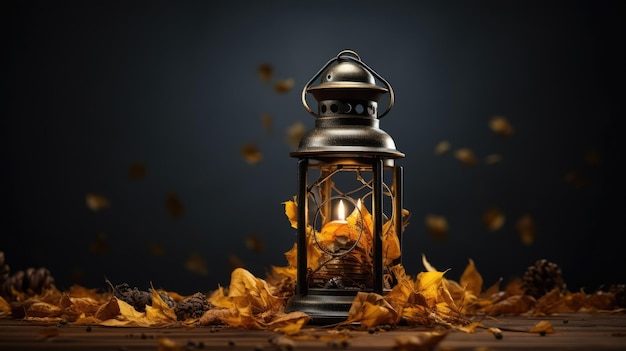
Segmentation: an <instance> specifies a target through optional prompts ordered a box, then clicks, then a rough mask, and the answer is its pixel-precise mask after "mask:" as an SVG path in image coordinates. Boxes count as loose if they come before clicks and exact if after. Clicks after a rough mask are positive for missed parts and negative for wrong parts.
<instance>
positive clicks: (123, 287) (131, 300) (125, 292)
mask: <svg viewBox="0 0 626 351" xmlns="http://www.w3.org/2000/svg"><path fill="white" fill-rule="evenodd" d="M109 284H110V282H109ZM111 286H112V285H111ZM113 295H115V297H116V298H118V299H120V300H122V301H124V302H126V303H127V304H129V305H131V306H133V307H134V308H135V310H136V311H137V312H145V311H146V305H152V294H151V293H150V292H148V291H143V290H139V289H138V288H136V287H135V288H131V287H130V285H128V283H122V284H118V285H116V286H115V287H113Z"/></svg>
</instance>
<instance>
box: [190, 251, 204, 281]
mask: <svg viewBox="0 0 626 351" xmlns="http://www.w3.org/2000/svg"><path fill="white" fill-rule="evenodd" d="M185 268H187V270H188V271H190V272H193V273H196V274H198V275H202V276H206V275H208V274H209V269H208V268H207V264H206V261H205V260H204V258H203V257H202V256H201V255H200V254H199V253H197V252H192V253H191V254H190V255H189V257H188V258H187V261H185Z"/></svg>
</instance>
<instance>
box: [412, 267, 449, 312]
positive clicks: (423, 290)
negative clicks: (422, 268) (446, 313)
mask: <svg viewBox="0 0 626 351" xmlns="http://www.w3.org/2000/svg"><path fill="white" fill-rule="evenodd" d="M443 275H444V272H420V273H419V274H418V275H417V279H416V280H415V291H416V292H419V293H420V294H421V295H423V296H424V298H425V299H426V302H427V304H428V307H435V305H436V303H437V301H438V300H439V297H440V296H439V295H440V292H441V290H442V287H443V284H442V283H443Z"/></svg>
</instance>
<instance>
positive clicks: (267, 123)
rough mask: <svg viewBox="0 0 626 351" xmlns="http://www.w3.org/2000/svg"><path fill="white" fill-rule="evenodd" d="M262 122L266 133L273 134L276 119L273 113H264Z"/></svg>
mask: <svg viewBox="0 0 626 351" xmlns="http://www.w3.org/2000/svg"><path fill="white" fill-rule="evenodd" d="M261 124H262V125H263V129H265V133H267V134H272V132H273V130H274V120H273V118H272V115H271V114H269V113H264V114H263V115H261Z"/></svg>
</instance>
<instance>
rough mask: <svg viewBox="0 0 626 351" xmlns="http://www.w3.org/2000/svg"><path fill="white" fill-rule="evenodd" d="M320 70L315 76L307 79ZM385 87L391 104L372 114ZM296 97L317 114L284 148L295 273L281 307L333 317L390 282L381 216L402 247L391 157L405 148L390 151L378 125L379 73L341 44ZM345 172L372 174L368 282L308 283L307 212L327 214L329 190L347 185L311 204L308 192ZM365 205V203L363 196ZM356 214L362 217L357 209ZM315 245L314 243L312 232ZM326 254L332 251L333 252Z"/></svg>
mask: <svg viewBox="0 0 626 351" xmlns="http://www.w3.org/2000/svg"><path fill="white" fill-rule="evenodd" d="M320 77H321V83H320V84H318V85H316V86H312V84H313V82H314V81H315V80H317V79H318V78H320ZM377 81H378V82H382V83H383V84H384V85H385V87H381V86H379V85H377V84H376V83H377ZM307 93H311V94H312V95H313V96H314V97H315V99H316V100H317V101H318V112H317V113H316V112H314V111H313V110H312V109H311V108H310V107H309V105H308V103H307V100H306V94H307ZM385 93H388V94H389V103H388V106H387V108H386V110H385V111H384V112H383V113H382V114H380V115H378V114H377V111H376V110H377V107H378V100H379V98H380V97H381V96H382V95H383V94H385ZM302 103H303V105H304V107H305V109H306V110H307V111H308V112H309V113H311V114H312V115H313V116H315V117H316V127H315V128H314V129H313V130H310V131H309V132H308V133H307V134H305V135H304V136H303V138H302V139H301V141H300V145H299V147H298V149H297V150H296V151H294V152H292V153H290V156H292V157H296V158H298V172H297V178H298V191H297V196H296V204H297V208H298V210H297V219H298V228H297V239H296V240H297V241H296V242H297V253H296V255H297V273H296V287H295V294H294V296H293V297H291V299H290V300H289V301H288V303H287V307H286V311H287V312H289V311H302V312H305V313H307V314H308V315H310V316H311V318H312V323H318V324H331V323H337V322H340V321H343V320H345V319H346V318H347V317H348V312H349V310H350V307H351V305H352V302H353V301H354V297H355V296H356V294H357V293H358V292H360V291H363V292H373V293H378V294H383V293H384V292H386V291H387V290H388V289H389V288H390V287H389V286H386V285H385V282H384V274H385V273H386V268H387V267H384V266H383V235H384V234H385V233H383V223H384V220H385V217H387V218H386V219H387V220H392V221H393V226H394V227H395V230H396V234H397V235H398V239H399V243H400V248H401V243H402V236H403V234H402V232H403V223H402V221H403V218H402V210H403V196H402V188H403V168H402V167H401V166H398V165H395V164H394V159H398V158H403V157H404V154H403V153H401V152H400V151H398V150H396V148H395V143H394V142H393V139H392V138H391V137H390V136H389V135H388V134H387V133H386V132H384V131H383V130H381V129H380V128H379V119H380V118H382V117H383V116H385V115H386V114H387V113H388V112H389V111H390V110H391V108H392V107H393V105H394V93H393V89H392V88H391V85H390V84H389V83H388V82H387V81H386V80H385V79H383V78H382V77H381V76H380V75H378V74H377V73H376V72H375V71H374V70H372V69H371V68H370V67H368V66H367V65H366V64H365V63H364V62H363V61H361V59H360V57H359V55H358V54H357V53H356V52H354V51H352V50H344V51H341V52H340V53H339V54H338V55H337V56H336V57H334V58H332V59H331V60H329V61H328V62H327V63H326V64H325V65H324V66H323V67H322V68H321V69H320V70H319V71H318V72H317V73H316V74H315V75H314V76H313V77H312V78H311V79H310V80H309V81H308V82H307V84H306V85H305V86H304V88H303V89H302ZM359 106H360V107H361V109H360V110H358V111H357V109H356V107H359ZM315 170H318V171H319V172H320V175H319V178H317V179H316V180H315V181H314V182H313V183H312V184H309V181H310V180H311V179H310V178H312V177H310V173H311V172H313V171H315ZM343 171H346V172H354V173H355V174H356V175H357V177H360V176H361V174H363V173H371V179H369V180H367V181H364V182H363V185H364V187H366V188H368V189H369V190H368V192H369V193H368V194H369V195H371V204H370V207H371V211H370V213H371V220H372V233H371V235H372V238H371V240H372V249H371V250H372V252H371V253H367V254H371V260H372V263H373V267H372V271H371V278H372V281H371V284H369V282H368V283H367V284H361V285H358V284H357V286H356V287H355V286H351V287H350V288H338V287H337V286H332V284H331V287H328V286H324V287H319V286H315V285H312V284H310V282H311V279H312V275H313V273H314V272H312V271H311V270H310V269H309V266H308V259H307V251H308V250H307V247H308V245H310V242H309V240H308V237H307V231H308V230H309V229H308V227H309V224H310V223H311V222H310V220H311V219H312V218H313V223H312V224H313V225H312V226H313V227H314V226H315V222H316V220H317V217H318V214H319V213H320V209H321V207H325V212H326V213H328V212H329V211H330V210H329V208H330V207H329V206H331V203H332V201H330V200H332V198H333V196H334V197H346V198H350V196H349V195H350V192H344V193H342V192H341V191H339V192H338V194H337V195H333V194H332V191H330V190H329V189H325V190H324V193H325V197H324V198H322V199H321V200H320V202H317V203H316V202H315V201H312V200H311V199H313V198H314V197H315V194H314V192H315V191H318V190H319V186H320V185H321V184H322V183H323V182H325V181H328V180H329V179H330V178H332V177H334V176H335V174H337V173H341V172H343ZM389 173H391V179H390V181H389ZM386 175H387V178H385V176H386ZM386 180H388V181H387V182H386ZM387 183H390V185H388V184H387ZM329 184H330V183H329ZM323 186H328V185H323ZM369 195H368V196H369ZM385 196H387V197H389V199H390V201H389V202H390V203H391V215H390V216H386V214H385V213H384V211H385V209H384V204H385V203H386V202H385V201H384V200H385ZM352 201H354V200H353V199H352ZM364 202H365V201H364ZM311 203H313V204H315V205H316V206H317V208H316V209H314V210H315V215H313V216H312V215H311V213H310V212H309V211H310V210H311V209H310V208H309V207H310V205H311ZM363 205H364V206H366V208H367V204H366V203H363ZM387 207H389V205H387ZM359 215H361V216H362V214H361V213H360V210H359ZM325 217H329V216H325ZM361 218H362V217H361ZM326 219H328V218H326ZM361 230H362V229H361ZM314 232H315V231H314ZM362 234H363V233H362V232H361V233H360V234H359V239H358V240H363V238H362V237H361V236H362ZM358 240H357V242H358ZM314 244H316V245H319V243H318V242H317V238H316V239H315V241H314ZM354 245H356V242H355V244H354ZM352 248H354V247H352ZM322 250H324V249H322ZM349 251H350V250H348V252H349ZM341 255H342V254H337V255H336V256H337V257H340V256H341ZM330 256H331V257H333V255H332V254H331V255H330ZM400 260H401V255H400V257H399V258H397V259H396V260H395V261H394V263H399V262H400ZM387 273H388V272H387Z"/></svg>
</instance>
